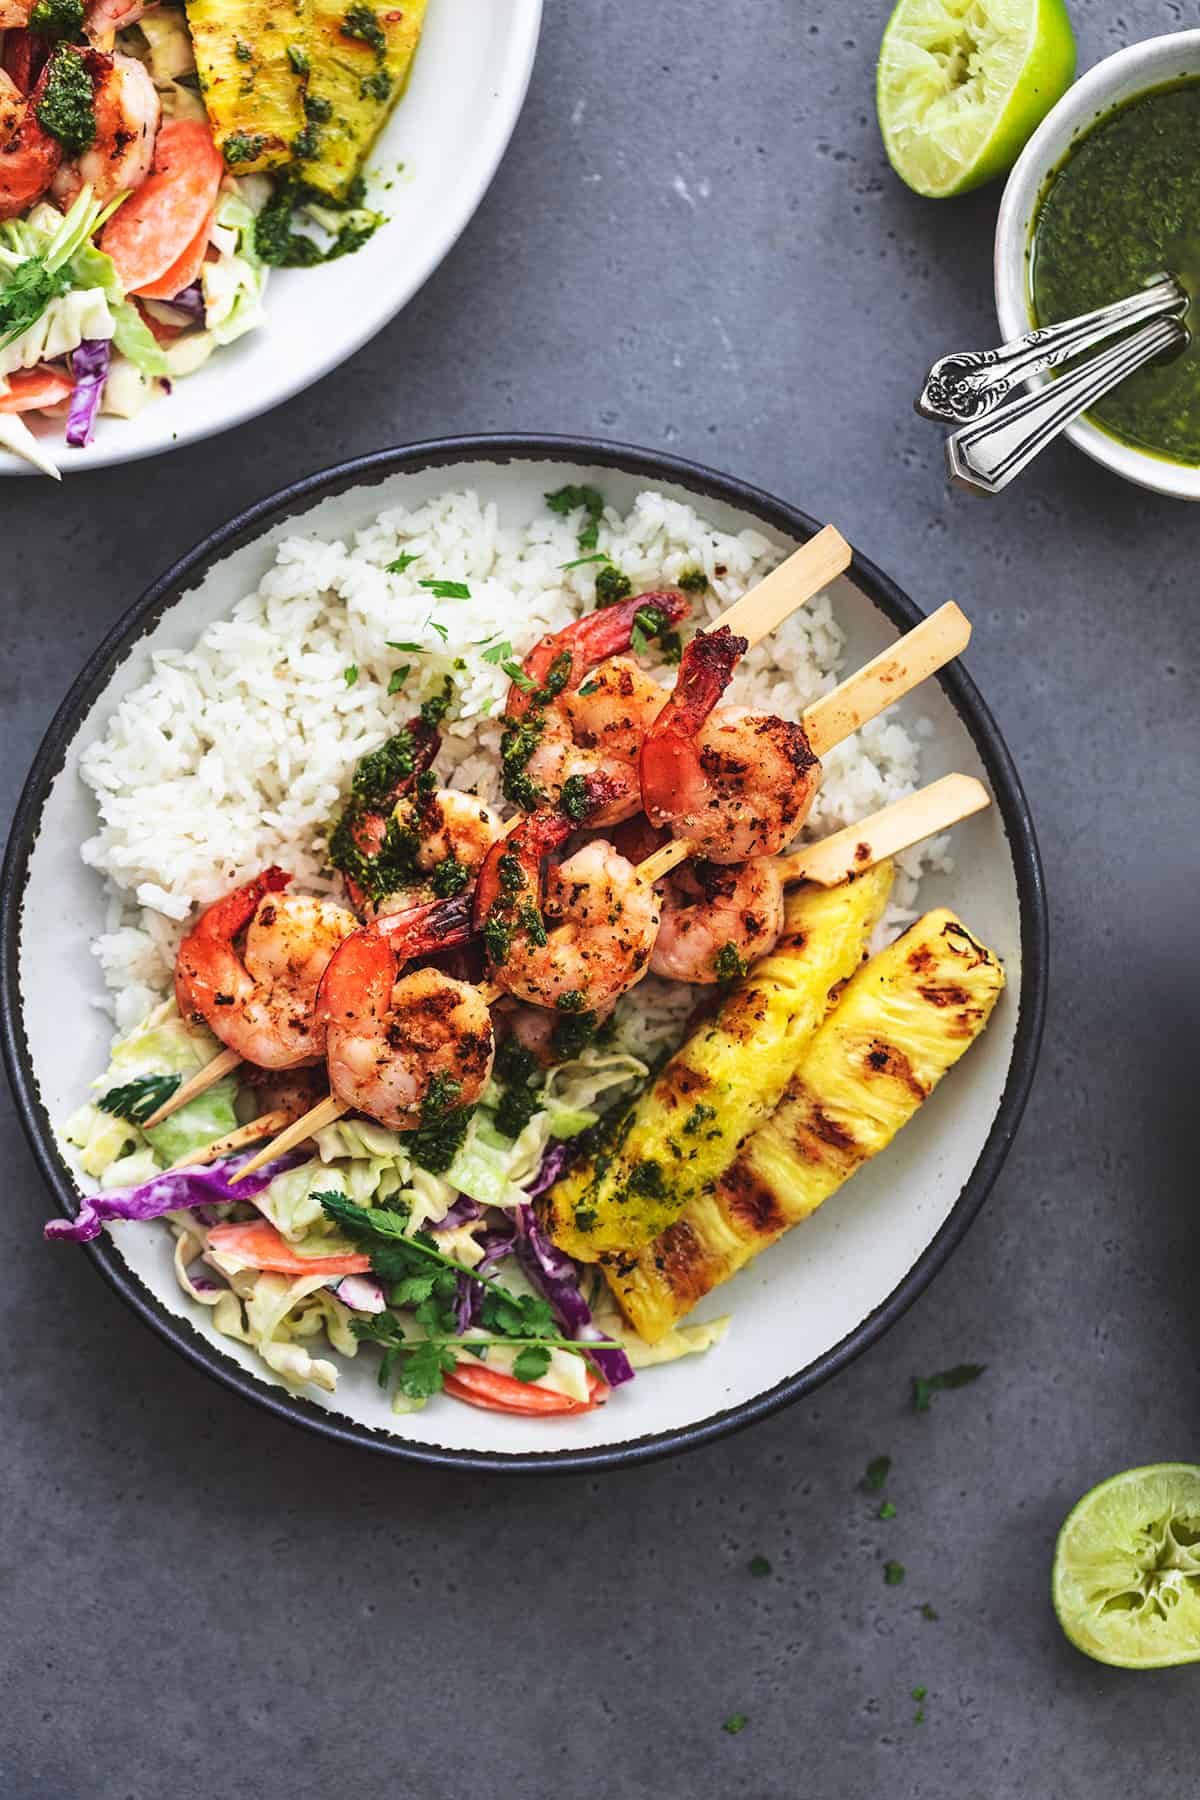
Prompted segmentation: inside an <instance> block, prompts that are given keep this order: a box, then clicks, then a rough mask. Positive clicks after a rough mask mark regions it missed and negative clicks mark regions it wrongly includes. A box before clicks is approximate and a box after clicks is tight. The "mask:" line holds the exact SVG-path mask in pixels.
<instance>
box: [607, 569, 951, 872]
mask: <svg viewBox="0 0 1200 1800" xmlns="http://www.w3.org/2000/svg"><path fill="white" fill-rule="evenodd" d="M970 636H971V626H970V621H969V620H968V619H967V617H966V614H965V613H963V612H962V611H961V610H960V608H959V607H957V606H956V605H955V604H954V602H953V600H948V601H947V602H946V604H945V606H939V607H938V609H937V611H936V612H935V613H930V615H929V617H928V618H927V619H923V620H922V622H921V623H920V624H919V625H916V626H914V627H913V629H912V630H911V631H907V632H905V634H904V636H903V637H902V638H898V639H897V640H896V642H895V643H894V644H893V645H892V646H891V647H890V648H889V649H887V650H883V651H881V652H880V654H879V655H878V656H875V657H872V659H871V661H870V662H869V663H866V664H864V666H863V667H862V668H861V669H856V670H855V672H854V674H853V675H848V676H847V677H846V679H845V681H843V682H841V683H840V684H839V686H837V687H835V688H834V690H833V692H832V693H831V694H826V695H824V697H823V698H822V699H820V700H817V701H815V702H814V703H813V705H812V706H810V707H809V708H808V710H807V711H806V712H805V714H804V717H803V718H802V719H801V721H800V722H801V724H802V725H803V727H804V735H805V736H806V737H807V739H808V742H809V745H810V747H811V749H812V750H813V752H814V754H815V755H817V756H825V755H827V754H828V752H829V751H830V750H832V749H833V748H834V746H835V745H837V744H840V743H841V742H842V741H843V739H845V738H848V737H851V736H852V735H853V734H854V732H856V731H857V730H858V728H859V726H860V725H865V724H866V723H867V721H868V719H874V718H876V717H878V715H879V714H880V713H881V712H886V710H887V708H888V707H889V706H892V705H894V703H895V702H896V701H897V700H902V699H903V698H904V696H905V694H908V693H911V691H912V689H913V688H915V687H919V686H920V684H921V682H923V681H924V680H926V679H927V677H928V676H930V675H932V674H934V673H935V672H936V671H937V670H938V669H940V668H942V666H943V665H944V664H945V663H948V662H950V661H951V660H952V659H953V658H954V657H956V656H958V655H959V654H960V653H961V652H962V651H963V650H965V649H966V647H967V644H968V642H969V640H970ZM691 854H692V846H691V844H690V843H689V842H688V841H687V839H686V838H675V839H674V840H673V841H672V842H671V843H669V844H664V845H663V847H662V849H661V850H656V851H655V852H654V855H653V856H651V857H649V858H648V859H647V860H646V861H645V862H644V863H642V864H641V866H640V867H639V869H638V874H639V875H641V876H642V878H643V879H644V880H646V881H658V880H660V879H661V878H662V876H664V875H666V874H668V873H669V872H670V871H671V870H672V869H674V868H676V867H677V866H678V864H679V863H681V862H686V860H687V858H688V857H689V856H690V855H691Z"/></svg>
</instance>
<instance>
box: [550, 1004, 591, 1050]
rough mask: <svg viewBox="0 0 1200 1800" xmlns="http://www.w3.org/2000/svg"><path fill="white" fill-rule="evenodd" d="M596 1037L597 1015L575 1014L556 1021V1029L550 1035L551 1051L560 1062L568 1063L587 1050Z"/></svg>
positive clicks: (588, 1013) (587, 1013) (589, 1013)
mask: <svg viewBox="0 0 1200 1800" xmlns="http://www.w3.org/2000/svg"><path fill="white" fill-rule="evenodd" d="M595 1035H596V1015H595V1013H592V1012H582V1013H575V1014H574V1015H573V1016H570V1017H567V1016H564V1017H563V1018H561V1019H556V1020H555V1021H554V1029H553V1031H552V1032H551V1033H550V1049H551V1051H552V1052H553V1054H554V1056H555V1057H556V1059H557V1060H558V1061H559V1062H568V1061H569V1060H570V1059H571V1057H573V1056H578V1055H579V1053H580V1051H581V1050H585V1049H586V1048H587V1046H588V1044H589V1043H590V1042H591V1041H592V1039H593V1038H594V1037H595Z"/></svg>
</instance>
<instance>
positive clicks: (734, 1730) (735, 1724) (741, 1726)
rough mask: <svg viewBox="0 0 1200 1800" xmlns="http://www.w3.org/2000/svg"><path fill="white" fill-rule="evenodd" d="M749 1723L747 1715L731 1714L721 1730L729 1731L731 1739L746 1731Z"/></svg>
mask: <svg viewBox="0 0 1200 1800" xmlns="http://www.w3.org/2000/svg"><path fill="white" fill-rule="evenodd" d="M749 1723H750V1721H749V1719H748V1718H747V1717H746V1714H745V1713H730V1715H729V1717H728V1718H727V1719H726V1721H725V1723H724V1724H723V1725H722V1727H721V1730H722V1731H727V1732H728V1733H729V1735H730V1737H736V1736H737V1734H738V1732H739V1731H745V1729H746V1727H747V1725H748V1724H749Z"/></svg>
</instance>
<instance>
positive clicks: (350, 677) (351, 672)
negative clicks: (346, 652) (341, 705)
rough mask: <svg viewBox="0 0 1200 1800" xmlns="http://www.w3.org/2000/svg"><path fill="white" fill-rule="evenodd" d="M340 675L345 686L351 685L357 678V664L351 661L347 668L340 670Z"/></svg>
mask: <svg viewBox="0 0 1200 1800" xmlns="http://www.w3.org/2000/svg"><path fill="white" fill-rule="evenodd" d="M342 676H343V679H344V680H345V683H346V686H347V687H353V686H354V684H355V682H356V681H357V680H358V664H357V663H351V664H350V665H349V666H348V667H347V668H345V669H343V670H342Z"/></svg>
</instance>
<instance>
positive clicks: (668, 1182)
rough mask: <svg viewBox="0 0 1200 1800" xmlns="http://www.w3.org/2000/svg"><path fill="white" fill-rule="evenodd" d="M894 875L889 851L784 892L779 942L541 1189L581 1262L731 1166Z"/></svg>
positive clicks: (554, 1222)
mask: <svg viewBox="0 0 1200 1800" xmlns="http://www.w3.org/2000/svg"><path fill="white" fill-rule="evenodd" d="M892 875H893V870H892V865H891V863H889V862H882V863H879V864H877V865H876V866H875V867H874V868H872V869H869V870H867V871H866V872H865V873H864V874H862V875H860V876H859V877H858V878H857V879H856V880H854V881H848V882H843V883H842V885H841V886H839V887H832V888H819V887H812V886H809V887H804V888H801V889H799V890H797V892H796V893H794V894H793V895H791V896H790V897H789V899H788V902H787V912H786V924H785V929H784V935H783V936H782V937H781V938H780V940H779V943H778V945H777V947H776V949H775V950H774V952H773V953H772V954H771V955H770V956H768V957H764V958H763V960H762V961H761V962H760V963H757V964H756V965H755V967H754V970H753V972H752V973H751V975H750V977H749V978H748V979H747V980H746V981H744V982H741V983H739V984H738V986H737V988H736V989H735V990H734V992H733V993H732V994H730V996H729V998H728V999H727V1000H726V1001H725V1003H724V1005H723V1006H722V1007H721V1010H720V1012H719V1013H717V1014H716V1016H715V1017H714V1018H712V1019H709V1020H707V1021H706V1022H705V1023H704V1024H703V1025H701V1026H700V1027H699V1028H698V1029H697V1030H696V1031H695V1032H693V1034H692V1036H691V1037H690V1038H689V1039H688V1041H687V1042H686V1043H685V1044H684V1045H683V1046H682V1047H681V1048H680V1049H679V1050H677V1051H676V1053H675V1055H674V1056H673V1057H672V1058H671V1060H670V1062H668V1063H667V1064H666V1066H665V1067H664V1068H663V1069H662V1070H661V1072H660V1073H659V1075H658V1076H657V1077H656V1079H655V1080H654V1082H653V1083H652V1084H651V1085H650V1086H649V1087H648V1088H647V1089H646V1090H645V1092H644V1093H642V1094H641V1095H639V1097H638V1099H637V1100H636V1102H635V1103H634V1104H633V1106H632V1107H630V1109H629V1110H628V1112H626V1113H625V1115H624V1116H623V1117H622V1118H621V1119H620V1120H619V1122H618V1123H617V1124H616V1125H615V1126H614V1128H613V1130H612V1133H611V1137H610V1141H609V1142H608V1143H607V1144H606V1146H605V1147H604V1148H603V1150H602V1151H601V1152H600V1153H599V1154H597V1155H596V1157H595V1158H594V1159H593V1160H592V1161H590V1162H588V1163H585V1164H584V1165H583V1166H582V1167H581V1168H580V1169H578V1170H575V1171H573V1172H572V1173H571V1174H569V1175H568V1176H566V1177H565V1178H564V1179H563V1180H562V1181H560V1182H558V1183H557V1184H556V1185H555V1186H554V1187H553V1188H551V1189H550V1192H549V1193H548V1194H547V1195H546V1197H545V1200H544V1201H543V1202H542V1208H543V1214H544V1217H545V1221H546V1224H547V1228H548V1230H549V1231H550V1234H551V1236H552V1237H553V1239H554V1242H555V1243H556V1244H557V1245H558V1246H559V1248H560V1249H562V1250H565V1251H567V1252H568V1254H569V1255H571V1256H574V1257H577V1258H578V1259H579V1260H580V1261H581V1262H597V1261H599V1260H600V1258H601V1257H602V1256H605V1255H611V1254H613V1253H620V1254H627V1253H632V1252H635V1251H637V1250H638V1249H639V1248H640V1247H641V1246H642V1245H643V1244H647V1243H649V1242H650V1240H651V1239H652V1238H655V1237H657V1236H658V1234H659V1233H660V1232H661V1231H664V1230H665V1229H666V1227H667V1226H668V1225H670V1224H671V1223H672V1221H673V1220H674V1219H676V1218H678V1217H679V1215H680V1214H681V1213H682V1212H684V1211H685V1209H686V1208H687V1207H688V1206H689V1204H690V1203H692V1202H693V1201H694V1200H695V1199H696V1198H697V1197H698V1196H699V1195H701V1194H702V1193H703V1192H704V1191H705V1189H706V1188H707V1187H709V1186H710V1185H711V1184H712V1182H713V1181H714V1180H715V1179H716V1178H717V1176H719V1175H720V1174H722V1173H723V1172H724V1170H725V1169H726V1168H728V1166H729V1164H730V1163H731V1162H732V1161H733V1158H734V1156H735V1155H736V1154H737V1151H738V1149H739V1147H740V1146H741V1144H742V1141H743V1139H744V1138H746V1137H747V1136H748V1135H749V1134H750V1133H751V1132H752V1131H754V1130H755V1129H756V1128H757V1127H758V1126H759V1125H760V1124H762V1123H763V1121H764V1120H765V1119H766V1118H767V1117H768V1116H769V1115H770V1113H771V1112H772V1110H773V1109H774V1107H775V1105H776V1104H777V1102H778V1100H779V1098H780V1096H781V1095H782V1093H783V1091H784V1088H785V1087H786V1086H787V1084H788V1081H789V1080H790V1078H791V1076H792V1074H793V1073H794V1071H795V1069H796V1067H797V1065H798V1063H799V1061H800V1059H801V1057H802V1056H803V1054H804V1051H805V1048H806V1046H807V1044H808V1041H809V1039H810V1038H811V1037H812V1034H813V1032H814V1031H815V1030H816V1028H817V1026H818V1025H819V1024H820V1022H821V1020H822V1019H823V1018H824V1016H825V1013H826V1011H827V1009H828V1007H829V1004H830V990H831V989H833V988H836V987H837V985H838V984H839V983H840V982H843V981H845V980H846V978H847V977H848V976H849V975H852V974H853V972H854V970H855V969H856V968H857V967H858V964H859V963H860V962H861V960H862V957H863V953H864V951H865V949H866V945H867V941H868V939H869V938H870V936H871V933H872V931H873V930H874V928H875V926H876V924H877V923H878V921H879V919H880V918H881V917H882V915H883V909H884V907H885V905H886V904H887V897H888V894H889V892H890V891H891V886H892Z"/></svg>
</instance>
